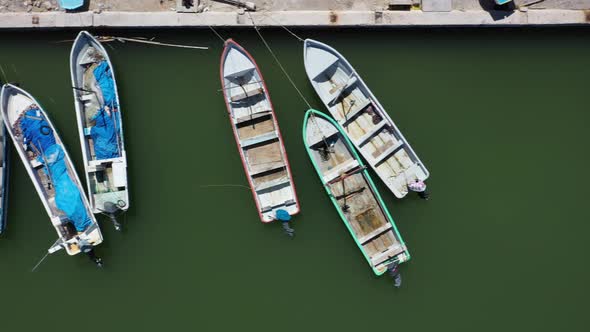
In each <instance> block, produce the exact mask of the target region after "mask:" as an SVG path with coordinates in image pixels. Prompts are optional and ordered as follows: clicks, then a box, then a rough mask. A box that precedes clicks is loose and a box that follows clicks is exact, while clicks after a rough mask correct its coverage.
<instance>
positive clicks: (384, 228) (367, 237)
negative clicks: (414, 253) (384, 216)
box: [358, 222, 393, 245]
mask: <svg viewBox="0 0 590 332" xmlns="http://www.w3.org/2000/svg"><path fill="white" fill-rule="evenodd" d="M392 227H393V226H391V223H389V222H388V223H386V224H385V225H383V226H381V227H379V228H376V229H375V230H373V231H372V232H370V233H368V234H366V235H365V236H361V237H359V238H358V241H359V243H360V244H362V245H364V244H365V243H367V242H369V241H371V240H372V239H373V238H375V237H377V236H379V235H381V234H382V233H385V232H386V231H389V230H390V229H391V228H392Z"/></svg>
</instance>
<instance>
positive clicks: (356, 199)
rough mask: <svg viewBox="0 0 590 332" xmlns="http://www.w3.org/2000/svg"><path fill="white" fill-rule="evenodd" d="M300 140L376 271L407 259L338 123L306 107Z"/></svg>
mask: <svg viewBox="0 0 590 332" xmlns="http://www.w3.org/2000/svg"><path fill="white" fill-rule="evenodd" d="M303 142H304V145H305V149H306V151H307V153H308V156H309V158H310V160H311V162H312V164H313V167H314V169H315V170H316V172H317V174H318V176H319V177H320V180H321V182H322V185H323V186H324V189H325V190H326V192H327V193H328V196H329V197H330V200H331V201H332V204H333V205H334V207H335V208H336V211H338V214H339V216H340V218H341V219H342V221H343V222H344V224H345V225H346V227H347V229H348V230H349V232H350V234H351V235H352V237H353V239H354V241H355V242H356V244H357V246H358V247H359V249H360V250H361V252H362V254H363V256H364V257H365V259H366V260H367V262H368V263H369V265H370V266H371V268H372V269H373V272H374V273H375V274H376V275H381V274H383V273H385V272H386V271H387V268H388V266H389V265H390V264H393V263H398V264H399V263H402V262H405V261H407V260H409V259H410V254H409V251H408V249H407V247H406V245H405V243H404V241H403V239H402V237H401V235H400V234H399V231H398V230H397V227H396V225H395V223H394V221H393V218H392V217H391V215H390V213H389V210H388V209H387V207H386V206H385V204H384V203H383V200H382V199H381V196H380V195H379V192H378V191H377V189H376V187H375V184H374V183H373V181H372V179H371V177H370V175H369V173H368V171H367V170H366V168H365V166H364V164H363V162H362V160H361V158H360V157H359V156H358V154H357V153H356V151H355V149H354V147H353V146H352V144H351V142H350V141H349V140H348V138H347V137H346V135H345V134H344V131H343V130H342V128H341V127H340V126H339V125H338V124H337V123H336V122H335V121H334V120H332V119H330V118H329V117H328V116H326V115H324V114H323V113H320V112H318V111H316V110H308V111H307V113H306V114H305V117H304V120H303Z"/></svg>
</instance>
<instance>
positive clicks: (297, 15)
mask: <svg viewBox="0 0 590 332" xmlns="http://www.w3.org/2000/svg"><path fill="white" fill-rule="evenodd" d="M251 2H252V3H254V4H255V5H256V7H257V8H256V11H245V10H244V8H238V7H236V6H232V5H229V4H225V3H220V2H219V1H213V0H201V1H197V0H193V3H192V4H193V6H191V7H192V8H190V10H188V9H189V8H187V10H182V9H184V8H182V7H181V6H180V3H181V0H178V1H177V0H126V1H123V0H102V1H93V0H89V2H88V4H87V7H85V8H83V9H82V11H78V12H65V11H62V10H60V9H59V7H58V6H57V2H56V1H55V0H51V1H44V2H42V1H23V2H22V3H21V2H20V1H18V2H15V1H8V0H0V29H52V28H53V29H61V28H102V27H113V28H141V27H146V28H159V27H207V26H227V27H246V26H251V25H252V20H254V22H256V24H257V25H259V26H280V25H285V26H301V27H332V26H340V27H370V26H378V27H420V26H424V27H427V26H543V25H586V24H589V23H590V0H515V1H514V3H513V5H512V7H508V8H505V7H497V6H494V3H493V0H397V1H396V0H393V1H391V0H389V1H386V0H363V1H342V0H340V1H337V0H284V1H278V0H275V1H262V0H258V1H256V0H253V1H251ZM398 4H402V5H398Z"/></svg>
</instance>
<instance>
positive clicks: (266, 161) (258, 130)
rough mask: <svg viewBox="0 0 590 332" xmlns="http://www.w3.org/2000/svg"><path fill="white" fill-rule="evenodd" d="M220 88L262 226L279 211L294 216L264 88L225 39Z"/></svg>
mask: <svg viewBox="0 0 590 332" xmlns="http://www.w3.org/2000/svg"><path fill="white" fill-rule="evenodd" d="M220 75H221V87H222V91H223V97H224V99H225V103H226V106H227V111H228V113H229V118H230V122H231V126H232V130H233V132H234V137H235V140H236V144H237V146H238V151H239V152H240V157H241V158H242V164H243V166H244V171H245V172H246V177H247V178H248V182H249V184H250V188H251V190H252V194H253V195H254V201H255V202H256V207H257V209H258V214H259V215H260V219H261V220H262V222H270V221H273V220H275V219H276V217H275V216H276V213H277V211H278V210H285V211H287V212H288V213H289V215H294V214H297V213H298V212H299V202H298V200H297V194H296V193H295V184H294V183H293V176H292V173H291V168H290V166H289V160H288V159H287V151H285V146H284V145H283V138H282V137H281V131H280V130H279V124H278V122H277V119H276V116H275V113H274V110H273V106H272V103H271V101H270V96H269V94H268V89H267V88H266V84H265V83H264V79H263V78H262V74H261V73H260V70H259V69H258V66H257V65H256V62H255V61H254V59H253V58H252V56H251V55H250V54H249V53H248V52H247V51H246V50H245V49H243V48H242V47H241V46H240V45H238V43H236V42H235V41H233V40H231V39H228V40H227V41H226V42H225V48H224V49H223V53H222V55H221V68H220Z"/></svg>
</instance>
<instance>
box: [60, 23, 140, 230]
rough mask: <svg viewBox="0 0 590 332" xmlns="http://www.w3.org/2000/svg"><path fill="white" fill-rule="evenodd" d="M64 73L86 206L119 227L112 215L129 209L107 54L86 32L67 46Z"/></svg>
mask: <svg viewBox="0 0 590 332" xmlns="http://www.w3.org/2000/svg"><path fill="white" fill-rule="evenodd" d="M70 72H71V76H72V87H73V91H74V104H75V107H76V119H77V122H78V131H79V134H80V144H81V147H82V157H83V159H84V170H85V174H86V186H87V191H88V199H89V201H90V206H91V207H92V212H93V213H104V214H107V215H108V216H110V217H111V220H112V221H113V223H114V225H115V228H116V229H120V228H121V227H120V224H119V223H118V222H117V221H116V219H115V214H116V213H118V212H124V211H127V209H128V208H129V191H128V184H127V155H126V153H125V144H124V140H123V122H122V118H121V106H120V103H119V95H118V93H117V83H116V81H115V76H114V73H113V65H112V64H111V61H110V59H109V56H108V54H107V52H106V50H105V49H104V47H103V46H102V45H101V44H100V43H99V42H98V41H97V40H96V39H95V38H94V37H93V36H92V35H91V34H89V33H88V32H86V31H82V32H80V33H79V34H78V37H77V38H76V41H75V42H74V45H73V46H72V51H71V53H70Z"/></svg>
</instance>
